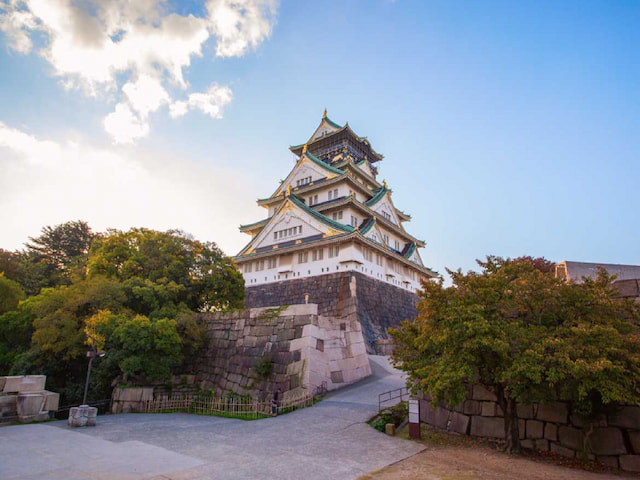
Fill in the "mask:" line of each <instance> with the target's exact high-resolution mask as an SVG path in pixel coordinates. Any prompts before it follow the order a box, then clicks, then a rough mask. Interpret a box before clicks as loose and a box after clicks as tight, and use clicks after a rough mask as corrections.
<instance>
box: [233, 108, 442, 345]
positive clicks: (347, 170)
mask: <svg viewBox="0 0 640 480" xmlns="http://www.w3.org/2000/svg"><path fill="white" fill-rule="evenodd" d="M290 150H291V152H293V154H294V155H295V158H296V160H295V165H293V168H292V169H291V171H290V172H289V174H288V175H287V176H286V178H285V179H284V181H282V182H281V183H280V184H279V185H278V186H277V188H276V189H275V191H274V192H273V193H272V194H271V195H270V196H269V197H266V198H262V199H259V200H258V205H260V206H261V207H264V208H265V209H266V210H267V215H266V218H264V219H263V220H260V221H258V222H255V223H252V224H249V225H242V226H241V227H240V231H242V232H244V233H247V234H249V235H251V240H250V241H249V243H248V244H247V245H246V246H245V247H244V248H243V249H242V250H241V251H240V253H239V254H238V255H237V256H236V257H235V261H236V264H237V265H238V267H239V268H240V270H241V271H242V273H243V275H244V279H245V286H246V292H247V295H246V301H247V307H258V306H276V305H290V304H294V303H305V302H308V303H318V304H319V305H320V310H321V311H320V313H323V312H322V311H323V310H324V311H326V312H329V311H330V312H329V313H332V314H334V313H335V311H334V310H335V309H336V308H337V302H339V301H340V300H345V299H346V298H351V297H355V299H356V302H355V303H357V304H360V305H359V306H358V307H357V308H362V309H366V307H367V304H368V303H370V302H368V301H367V300H366V298H365V297H366V296H369V295H373V296H374V297H375V298H372V299H371V301H372V302H373V303H374V304H375V303H382V302H387V303H389V305H391V304H393V303H394V302H395V303H397V304H398V305H397V307H398V308H395V307H393V306H391V308H387V310H389V311H388V312H387V313H385V312H383V311H382V310H384V308H378V310H380V311H378V312H373V314H372V315H373V316H374V317H380V315H381V314H382V317H385V316H386V317H389V316H392V317H393V316H395V317H398V318H397V319H396V318H376V319H373V324H372V325H369V327H370V330H371V332H369V333H370V334H371V335H373V337H376V338H377V337H380V336H384V334H383V330H384V328H386V326H390V325H394V324H396V323H398V322H399V321H401V320H403V319H404V318H408V317H411V316H415V303H416V299H417V296H416V292H417V291H418V290H419V289H420V285H421V283H420V282H421V281H427V280H429V279H433V278H435V277H437V274H436V273H435V272H433V271H432V270H430V269H429V268H427V267H425V266H424V263H423V261H422V258H421V257H420V252H419V249H420V248H422V247H424V246H425V242H424V241H422V240H419V239H418V238H416V237H414V236H413V235H411V234H410V233H409V232H408V231H407V230H406V228H405V226H406V224H407V223H408V222H409V221H410V220H411V217H410V216H409V215H408V214H407V213H405V212H403V211H402V210H400V209H398V208H396V206H395V205H394V203H393V192H392V190H391V188H390V187H389V186H388V185H387V183H386V181H384V180H382V181H380V180H379V178H378V165H379V163H380V162H381V161H382V159H383V156H382V155H381V154H380V153H378V152H376V151H375V150H374V149H373V147H372V146H371V144H370V143H369V140H368V139H367V137H360V136H358V135H357V134H356V133H355V132H354V131H353V130H352V129H351V128H350V127H349V124H348V123H347V124H345V125H344V126H341V125H339V124H337V123H335V122H333V121H332V120H331V119H329V117H327V112H326V110H325V112H324V114H323V116H322V119H321V121H320V125H318V127H317V128H316V130H315V131H314V132H313V134H312V135H311V137H310V138H309V139H308V140H307V141H306V142H305V143H303V144H300V145H296V146H292V147H290ZM358 282H359V283H360V285H357V283H358ZM358 287H359V288H358ZM363 289H365V290H366V292H364V291H362V290H363ZM367 293H368V294H369V295H366V294H367ZM385 297H386V298H385ZM394 297H395V298H394ZM399 299H401V300H399ZM343 303H344V302H343ZM389 305H387V307H389ZM371 307H372V308H374V307H375V305H371ZM372 315H369V317H371V316H372ZM401 317H402V318H401ZM369 320H371V318H370V319H369ZM369 323H371V322H369ZM367 328H368V327H367V326H366V325H365V330H367ZM374 330H375V332H374ZM373 337H372V338H371V340H373Z"/></svg>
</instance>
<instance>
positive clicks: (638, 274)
mask: <svg viewBox="0 0 640 480" xmlns="http://www.w3.org/2000/svg"><path fill="white" fill-rule="evenodd" d="M561 265H564V266H565V268H566V278H567V280H571V281H574V282H581V281H582V279H583V278H592V279H595V278H596V276H597V274H598V270H599V269H600V268H604V269H605V270H606V271H607V272H608V273H609V275H616V277H617V278H616V280H632V279H640V265H619V264H614V263H589V262H572V261H569V260H565V261H562V262H559V263H557V264H556V276H559V275H558V266H561Z"/></svg>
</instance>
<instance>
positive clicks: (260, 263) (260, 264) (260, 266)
mask: <svg viewBox="0 0 640 480" xmlns="http://www.w3.org/2000/svg"><path fill="white" fill-rule="evenodd" d="M262 270H264V260H258V261H257V262H256V272H261V271H262Z"/></svg>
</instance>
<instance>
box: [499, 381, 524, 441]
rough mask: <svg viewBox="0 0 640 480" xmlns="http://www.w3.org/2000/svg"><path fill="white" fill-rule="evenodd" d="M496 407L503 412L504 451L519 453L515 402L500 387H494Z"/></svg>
mask: <svg viewBox="0 0 640 480" xmlns="http://www.w3.org/2000/svg"><path fill="white" fill-rule="evenodd" d="M496 397H497V398H498V405H500V408H502V411H503V412H504V440H505V445H504V450H505V452H507V453H519V452H520V431H519V429H518V412H517V408H516V407H517V402H516V401H515V399H513V398H510V397H509V395H508V394H507V393H506V392H505V391H504V387H503V386H502V385H496Z"/></svg>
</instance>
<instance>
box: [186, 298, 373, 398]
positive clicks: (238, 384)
mask: <svg viewBox="0 0 640 480" xmlns="http://www.w3.org/2000/svg"><path fill="white" fill-rule="evenodd" d="M333 308H334V311H340V312H341V313H342V315H339V316H337V315H336V316H326V315H319V314H318V310H319V308H318V305H315V304H303V305H291V306H288V307H286V306H285V307H266V308H253V309H250V310H244V311H241V312H234V313H232V314H203V315H200V316H199V321H202V322H204V323H205V325H206V329H207V336H208V339H209V342H208V347H207V349H206V351H205V353H204V354H203V355H201V356H200V358H199V360H198V362H197V365H196V370H197V372H198V373H197V376H196V379H197V381H198V382H199V384H200V386H201V388H203V389H213V390H214V391H215V392H216V394H218V395H223V394H225V393H226V392H227V391H229V390H231V391H233V392H235V393H238V394H241V395H245V394H248V395H251V396H253V397H254V398H262V399H264V398H268V397H270V396H271V394H272V392H273V391H274V390H275V389H277V388H280V389H281V390H282V392H283V398H284V400H287V399H288V398H290V397H295V396H298V395H300V394H301V393H304V391H307V392H313V390H314V389H315V388H317V387H320V386H326V388H327V389H328V390H332V389H335V388H339V387H341V386H345V385H348V384H349V383H353V382H355V381H357V380H360V379H362V378H364V377H366V376H368V375H370V374H371V368H370V366H369V359H368V356H367V353H366V346H365V342H364V338H363V336H362V329H361V328H360V324H359V322H358V321H357V317H356V316H355V311H356V306H355V300H354V299H349V298H347V299H345V300H341V301H340V302H336V304H335V305H334V307H333ZM265 362H266V363H268V362H270V363H271V368H272V372H271V374H270V375H269V376H268V377H265V376H264V375H262V376H261V375H260V373H259V370H260V367H264V364H265Z"/></svg>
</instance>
